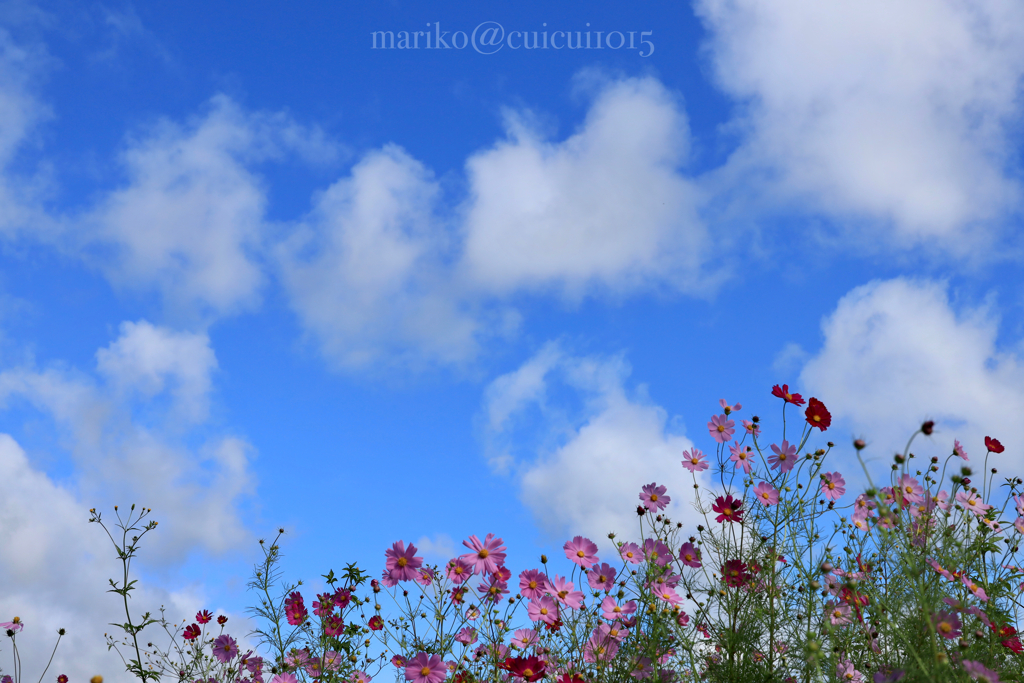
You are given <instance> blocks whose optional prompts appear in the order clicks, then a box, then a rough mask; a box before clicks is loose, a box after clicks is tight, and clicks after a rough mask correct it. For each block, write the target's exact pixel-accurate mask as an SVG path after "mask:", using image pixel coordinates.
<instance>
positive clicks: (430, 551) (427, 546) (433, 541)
mask: <svg viewBox="0 0 1024 683" xmlns="http://www.w3.org/2000/svg"><path fill="white" fill-rule="evenodd" d="M413 545H415V546H416V549H417V552H418V553H419V554H420V555H422V556H423V557H424V558H425V559H426V561H427V563H437V564H441V565H443V564H444V563H445V562H447V561H448V560H450V559H452V558H453V557H455V556H456V555H461V554H462V553H460V552H458V551H457V550H456V548H455V541H453V540H452V537H451V536H449V535H448V534H434V537H433V538H431V537H429V536H420V539H419V540H418V541H416V543H414V544H413Z"/></svg>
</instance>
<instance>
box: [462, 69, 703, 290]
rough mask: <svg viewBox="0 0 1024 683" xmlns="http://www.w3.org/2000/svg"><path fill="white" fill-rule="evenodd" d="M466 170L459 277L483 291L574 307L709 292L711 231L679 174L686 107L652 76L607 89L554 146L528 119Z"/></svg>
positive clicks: (517, 121)
mask: <svg viewBox="0 0 1024 683" xmlns="http://www.w3.org/2000/svg"><path fill="white" fill-rule="evenodd" d="M507 131H508V137H507V139H505V140H503V141H500V142H498V143H497V144H496V145H495V146H494V147H492V148H490V149H486V150H483V151H481V152H478V153H477V154H475V155H473V156H472V157H470V159H469V160H468V161H467V163H466V168H467V173H468V180H469V186H470V197H469V200H468V201H467V204H466V206H465V207H464V210H465V224H464V226H463V231H464V239H465V245H464V254H463V263H462V265H463V267H464V268H465V271H466V272H467V274H468V277H470V278H471V279H472V280H473V281H474V282H475V283H476V284H477V286H479V287H481V288H483V289H484V290H486V291H490V292H495V293H508V292H510V291H514V290H519V289H526V290H532V289H538V288H554V289H557V290H561V291H562V292H563V293H565V294H567V295H569V296H571V297H578V296H580V295H582V294H585V293H588V292H589V291H590V290H591V289H594V288H595V287H596V288H598V289H606V290H610V291H613V292H616V293H619V292H623V291H626V292H628V291H632V290H635V289H637V288H639V287H641V286H650V285H652V284H656V285H662V284H664V283H666V282H667V283H669V284H670V285H671V286H672V287H675V288H678V289H691V288H696V287H698V286H700V285H701V284H702V277H701V272H700V271H701V267H702V265H703V264H704V261H705V257H706V253H707V252H706V248H707V243H708V238H707V230H706V228H705V226H704V225H703V224H702V222H701V220H700V219H699V217H698V216H697V204H698V202H699V197H698V194H697V191H696V189H695V186H694V184H693V183H692V182H691V181H690V180H689V179H688V178H687V177H686V176H684V175H683V174H682V173H681V168H682V167H683V166H684V165H685V164H686V162H687V160H688V156H689V126H688V124H687V120H686V115H685V113H684V111H683V108H682V105H681V103H680V102H678V101H677V99H676V98H675V97H673V96H672V94H670V93H669V92H668V91H667V90H666V88H665V87H664V86H663V85H661V83H659V82H658V81H657V80H655V79H653V78H639V79H623V80H618V81H612V82H607V83H604V84H603V85H602V86H601V87H600V88H599V90H598V92H597V93H596V96H595V98H594V101H593V103H592V104H591V107H590V109H589V111H588V113H587V117H586V120H585V121H584V122H583V124H582V125H581V126H580V128H579V130H578V131H577V132H576V133H575V134H573V135H572V136H570V137H569V138H567V139H565V140H563V141H551V140H548V139H546V138H545V136H544V135H543V134H542V133H541V132H540V131H539V130H538V129H537V127H536V126H534V125H532V124H531V123H530V119H529V117H528V116H527V115H525V114H524V113H522V112H511V113H509V114H508V116H507Z"/></svg>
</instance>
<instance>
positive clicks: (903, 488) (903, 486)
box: [896, 474, 924, 505]
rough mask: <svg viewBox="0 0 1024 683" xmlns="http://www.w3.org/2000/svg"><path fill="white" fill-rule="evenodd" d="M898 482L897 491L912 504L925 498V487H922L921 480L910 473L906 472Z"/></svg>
mask: <svg viewBox="0 0 1024 683" xmlns="http://www.w3.org/2000/svg"><path fill="white" fill-rule="evenodd" d="M897 484H898V485H897V486H896V491H898V492H899V495H900V496H901V497H902V498H903V500H904V501H905V502H907V503H909V504H910V505H913V504H915V503H920V502H921V501H923V500H924V489H923V488H922V487H921V484H920V482H918V481H917V479H915V478H914V477H912V476H910V475H909V474H904V475H903V476H902V477H900V478H899V481H898V482H897Z"/></svg>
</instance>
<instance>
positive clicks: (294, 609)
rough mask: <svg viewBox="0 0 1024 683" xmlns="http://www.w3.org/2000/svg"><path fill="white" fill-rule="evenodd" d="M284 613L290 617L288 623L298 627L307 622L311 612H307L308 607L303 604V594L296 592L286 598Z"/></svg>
mask: <svg viewBox="0 0 1024 683" xmlns="http://www.w3.org/2000/svg"><path fill="white" fill-rule="evenodd" d="M284 613H285V616H287V617H288V623H289V624H290V625H292V626H298V625H299V624H301V623H302V622H304V621H305V620H306V617H308V616H309V612H308V611H307V610H306V605H305V604H304V603H303V602H302V593H300V592H298V591H294V592H293V593H292V594H291V595H289V596H288V597H287V598H285V601H284Z"/></svg>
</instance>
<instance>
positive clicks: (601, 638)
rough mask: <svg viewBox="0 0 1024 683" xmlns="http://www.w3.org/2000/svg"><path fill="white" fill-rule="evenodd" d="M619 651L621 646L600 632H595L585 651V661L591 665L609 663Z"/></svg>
mask: <svg viewBox="0 0 1024 683" xmlns="http://www.w3.org/2000/svg"><path fill="white" fill-rule="evenodd" d="M618 651H619V644H618V643H617V642H616V641H615V640H614V639H612V638H611V637H609V636H608V635H605V634H602V633H600V632H599V631H595V632H594V633H593V634H592V635H591V636H590V639H589V640H587V644H586V646H585V647H584V649H583V660H584V661H586V662H590V663H596V662H607V661H610V660H611V659H612V658H614V657H615V655H616V654H617V653H618Z"/></svg>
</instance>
